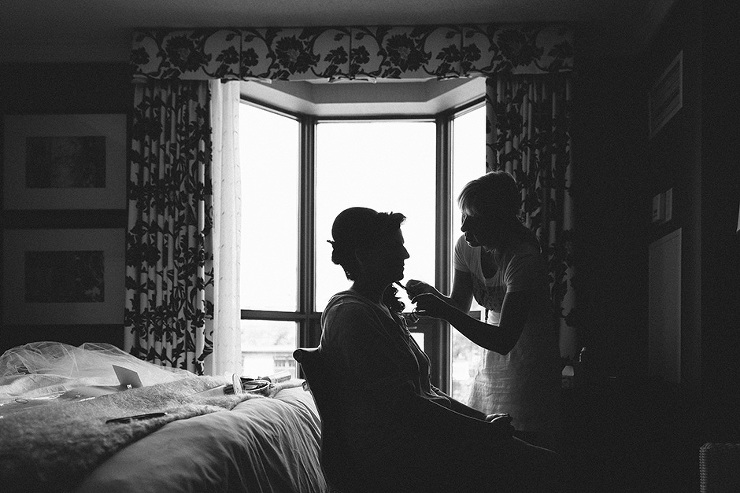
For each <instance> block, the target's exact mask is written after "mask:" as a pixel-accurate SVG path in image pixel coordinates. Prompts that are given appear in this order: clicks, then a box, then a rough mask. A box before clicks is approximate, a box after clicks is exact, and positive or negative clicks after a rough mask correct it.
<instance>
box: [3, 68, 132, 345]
mask: <svg viewBox="0 0 740 493" xmlns="http://www.w3.org/2000/svg"><path fill="white" fill-rule="evenodd" d="M130 81H131V77H130V69H129V66H128V65H127V64H69V63H65V64H3V65H0V114H2V115H22V114H51V113H56V114H75V113H118V114H120V113H124V114H125V113H128V112H129V108H130V105H131V101H132V96H131V94H132V87H131V82H130ZM0 127H2V123H0ZM0 130H1V128H0ZM0 135H2V132H1V131H0ZM0 156H2V153H0ZM2 165H3V166H5V165H6V163H2ZM0 190H2V187H0ZM122 207H123V204H122ZM0 220H1V221H2V224H1V226H2V231H3V232H4V231H5V230H6V229H10V228H124V227H125V226H126V215H125V210H124V209H121V210H76V211H35V210H34V211H6V210H3V211H2V216H1V218H0ZM3 279H4V278H3ZM5 288H6V283H5V282H3V289H5ZM0 309H2V308H0ZM3 315H4V313H2V312H0V319H3V320H4V317H3ZM44 340H53V341H59V342H65V343H68V344H72V345H79V344H81V343H83V342H106V343H110V344H114V345H116V346H118V347H122V345H123V326H122V325H94V326H93V325H69V326H67V325H64V326H59V325H29V326H20V325H7V324H5V323H3V324H2V325H0V353H2V352H3V351H5V350H7V349H9V348H11V347H15V346H18V345H20V344H24V343H28V342H34V341H44Z"/></svg>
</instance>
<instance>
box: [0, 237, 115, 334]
mask: <svg viewBox="0 0 740 493" xmlns="http://www.w3.org/2000/svg"><path fill="white" fill-rule="evenodd" d="M124 252H125V230H124V229H122V228H121V229H114V228H111V229H7V230H5V231H4V234H3V269H4V271H3V272H4V276H3V277H4V279H3V318H4V320H3V323H4V324H6V325H79V324H122V323H123V312H124V303H125V301H124V297H125V258H124Z"/></svg>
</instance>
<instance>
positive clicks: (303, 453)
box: [74, 387, 328, 493]
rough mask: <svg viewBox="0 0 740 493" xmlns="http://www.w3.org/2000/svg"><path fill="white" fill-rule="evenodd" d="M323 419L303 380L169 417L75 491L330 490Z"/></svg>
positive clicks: (91, 475) (303, 492)
mask: <svg viewBox="0 0 740 493" xmlns="http://www.w3.org/2000/svg"><path fill="white" fill-rule="evenodd" d="M320 430H321V425H320V422H319V418H318V412H317V411H316V406H315V404H314V402H313V399H312V397H311V394H310V393H309V392H306V391H304V390H303V389H302V388H300V387H296V388H290V389H284V390H281V391H280V392H279V393H278V394H277V395H276V396H275V397H274V398H265V399H250V400H247V401H244V402H242V403H240V404H238V405H237V406H236V407H235V408H234V409H232V410H230V411H223V412H216V413H211V414H206V415H203V416H197V417H194V418H189V419H186V420H179V421H173V422H171V423H168V424H167V425H165V426H164V427H162V428H161V429H159V430H158V431H156V432H155V433H152V434H151V435H148V436H146V437H144V438H142V439H141V440H139V441H137V442H134V443H132V444H131V445H129V446H128V447H126V448H125V449H123V450H121V451H119V452H118V453H117V454H115V455H114V456H113V457H111V458H110V459H108V460H107V461H105V462H104V463H103V464H102V465H100V466H99V467H97V468H96V469H95V470H93V471H92V473H91V474H90V475H89V476H88V477H87V478H86V479H85V480H84V481H83V482H82V484H80V485H79V486H78V487H77V488H76V489H75V490H74V491H75V492H77V493H88V492H89V493H93V492H95V493H98V492H105V493H115V492H134V491H135V492H141V493H146V492H151V493H165V492H206V491H209V492H211V491H213V492H215V491H234V492H236V491H243V492H249V493H252V492H276V493H279V492H300V493H311V492H325V491H328V488H327V486H326V483H325V481H324V477H323V474H322V472H321V468H320V465H319V443H320Z"/></svg>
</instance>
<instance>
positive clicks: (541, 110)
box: [486, 73, 575, 357]
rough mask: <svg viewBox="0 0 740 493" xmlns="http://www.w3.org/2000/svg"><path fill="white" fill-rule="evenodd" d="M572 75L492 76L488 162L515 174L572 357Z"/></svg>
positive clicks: (565, 349)
mask: <svg viewBox="0 0 740 493" xmlns="http://www.w3.org/2000/svg"><path fill="white" fill-rule="evenodd" d="M570 117H571V80H570V74H567V73H563V74H549V75H538V76H532V75H511V74H500V75H497V76H492V77H488V78H487V79H486V120H487V122H486V168H487V169H488V170H489V171H490V170H498V169H503V170H506V171H508V172H510V173H512V174H513V175H514V177H515V178H516V181H517V183H518V184H519V189H520V190H521V195H522V212H523V215H524V219H525V222H526V225H527V226H528V227H529V228H530V229H532V230H533V231H535V232H536V233H537V236H538V238H539V240H540V244H541V246H542V249H543V252H544V253H545V254H546V255H547V258H548V261H549V267H550V286H551V294H552V299H553V304H554V305H555V308H556V313H557V315H558V319H559V325H560V341H561V342H560V344H561V354H564V355H569V356H571V357H572V356H573V353H574V352H575V328H574V327H571V326H569V324H568V321H569V319H568V314H569V313H570V311H571V310H572V309H573V301H574V300H573V290H572V288H570V287H569V281H570V280H571V279H572V277H573V263H572V261H573V258H572V243H571V241H572V226H573V210H572V204H571V197H570V184H571V166H570V164H571V139H570Z"/></svg>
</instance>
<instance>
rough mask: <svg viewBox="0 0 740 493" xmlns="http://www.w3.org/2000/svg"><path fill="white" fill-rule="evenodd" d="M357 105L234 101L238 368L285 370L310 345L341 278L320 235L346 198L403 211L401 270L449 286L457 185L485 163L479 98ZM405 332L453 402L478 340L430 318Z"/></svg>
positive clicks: (462, 390) (327, 233) (343, 285)
mask: <svg viewBox="0 0 740 493" xmlns="http://www.w3.org/2000/svg"><path fill="white" fill-rule="evenodd" d="M435 82H436V81H435ZM357 108H358V114H357V115H355V116H352V115H351V114H343V115H340V116H331V115H329V116H323V115H318V116H317V115H316V114H307V113H306V112H302V111H300V109H299V110H297V111H286V110H283V109H280V110H277V109H276V108H275V107H269V106H265V105H263V104H261V102H256V101H254V100H246V99H245V101H243V104H242V105H241V111H240V141H239V142H240V149H241V162H242V164H241V180H242V208H241V211H242V251H241V267H240V268H241V279H242V281H241V284H242V289H241V306H242V355H243V373H244V374H245V375H265V374H269V373H273V372H276V371H281V370H285V369H288V370H290V371H291V372H292V374H293V375H295V362H294V361H293V360H292V356H291V354H292V351H293V349H295V348H296V347H299V346H316V345H317V344H318V343H319V338H320V331H321V329H320V326H319V319H320V316H321V311H322V310H323V308H324V307H325V306H326V303H327V301H328V299H329V298H330V297H331V296H332V295H333V294H334V293H336V292H338V291H341V290H344V289H347V288H348V287H349V286H350V281H348V280H347V279H346V278H345V276H344V272H343V271H342V269H341V267H339V266H337V265H334V264H332V262H331V247H330V245H329V244H328V243H327V240H329V239H331V225H332V222H333V220H334V218H335V217H336V215H337V214H338V213H339V212H341V211H342V210H344V209H345V208H347V207H352V206H363V207H370V208H373V209H375V210H378V211H385V212H391V211H392V212H401V213H403V214H404V215H405V216H406V217H407V219H406V222H405V223H404V224H403V226H402V231H403V234H404V238H405V240H406V246H407V249H408V250H409V253H410V255H411V257H410V258H409V259H408V260H407V261H406V270H405V272H406V277H405V279H404V280H405V281H406V280H408V279H411V278H414V279H421V280H424V281H426V282H429V283H430V284H434V285H436V286H437V288H438V289H440V290H441V291H443V292H445V293H448V292H449V286H450V285H451V275H452V274H451V270H452V251H453V245H454V242H455V240H456V239H457V238H458V236H459V234H460V214H459V211H458V208H457V203H456V199H457V195H458V194H459V191H460V190H461V189H462V186H464V185H465V183H467V182H468V181H469V180H471V179H473V178H476V177H478V176H480V175H482V174H483V173H485V108H484V107H483V103H482V99H481V98H475V99H473V100H471V101H468V102H467V103H466V104H465V105H463V106H462V107H461V106H457V107H454V108H451V109H447V110H445V111H435V112H433V113H430V114H422V115H420V114H414V115H408V116H405V115H399V114H394V115H389V116H385V115H380V116H378V115H374V116H365V115H362V114H361V111H360V110H361V106H357ZM399 295H402V299H403V301H404V303H405V304H406V310H408V311H410V310H411V309H412V308H413V306H412V305H411V303H410V301H409V300H408V298H405V293H399ZM471 310H473V311H476V314H477V313H479V307H477V306H473V307H472V308H471ZM411 330H412V334H413V335H414V337H416V338H417V341H419V342H420V344H422V345H423V347H424V350H425V351H426V352H427V354H429V356H430V358H431V359H432V365H433V369H434V374H433V375H432V381H433V382H434V383H435V385H438V386H439V387H440V388H442V389H443V390H447V391H450V392H452V393H453V395H454V396H455V397H458V398H460V399H461V400H464V399H465V398H466V392H467V388H468V385H469V380H470V376H471V375H472V371H473V364H472V361H473V360H474V358H475V355H476V352H477V351H478V349H477V348H476V347H475V346H474V345H472V344H471V343H469V341H467V339H465V338H464V337H462V336H460V335H459V334H457V333H456V331H454V330H452V331H451V330H450V328H449V327H448V326H447V325H446V324H443V323H442V322H440V321H437V320H431V319H422V320H421V321H419V322H418V323H417V324H416V325H415V326H414V327H412V328H411Z"/></svg>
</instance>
